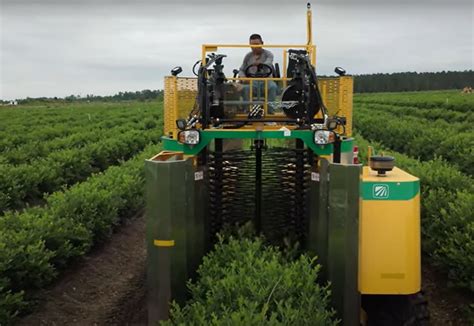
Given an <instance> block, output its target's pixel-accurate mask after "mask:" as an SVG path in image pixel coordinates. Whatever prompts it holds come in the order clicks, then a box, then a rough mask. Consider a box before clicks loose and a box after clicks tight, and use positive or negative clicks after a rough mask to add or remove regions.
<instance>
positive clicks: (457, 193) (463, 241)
mask: <svg viewBox="0 0 474 326" xmlns="http://www.w3.org/2000/svg"><path fill="white" fill-rule="evenodd" d="M356 142H357V144H358V145H359V153H360V157H361V158H362V159H363V160H365V158H366V155H367V152H366V149H367V147H368V146H369V145H371V146H374V148H376V149H378V151H379V152H380V151H383V152H384V153H385V154H386V155H391V156H394V157H395V160H396V161H395V162H396V163H395V164H396V166H398V167H400V168H402V169H404V170H406V171H408V172H409V173H411V174H413V175H415V176H417V177H418V178H420V183H421V215H422V220H421V225H422V235H423V241H422V248H423V251H424V252H426V253H427V254H428V255H429V256H430V257H431V259H432V261H433V263H434V264H435V265H437V266H439V267H440V268H442V269H443V270H444V271H445V272H446V273H447V274H448V277H449V279H450V281H451V283H452V284H454V285H456V286H459V287H463V288H467V289H470V290H471V291H473V292H474V255H473V254H472V253H473V252H474V213H473V212H474V182H473V180H472V178H471V177H469V176H466V175H463V174H462V173H460V172H459V171H458V170H457V169H456V168H454V167H453V166H451V165H450V164H447V163H446V162H445V161H443V160H440V159H433V160H430V161H418V160H416V159H413V158H411V157H408V156H406V155H404V154H400V153H397V152H393V151H391V150H387V149H386V148H384V147H383V145H382V144H380V143H376V142H371V143H369V142H368V141H367V140H365V139H364V138H363V137H361V136H360V135H357V136H356Z"/></svg>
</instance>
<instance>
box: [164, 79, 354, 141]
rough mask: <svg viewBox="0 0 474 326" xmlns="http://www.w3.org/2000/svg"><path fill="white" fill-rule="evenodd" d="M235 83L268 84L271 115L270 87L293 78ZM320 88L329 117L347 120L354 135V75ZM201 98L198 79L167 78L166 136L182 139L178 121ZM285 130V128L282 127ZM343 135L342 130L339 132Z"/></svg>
mask: <svg viewBox="0 0 474 326" xmlns="http://www.w3.org/2000/svg"><path fill="white" fill-rule="evenodd" d="M228 80H231V81H238V80H242V81H249V82H250V83H252V82H254V81H259V80H260V81H263V82H264V83H265V108H264V109H265V113H267V100H268V85H267V82H268V81H270V80H273V81H281V82H282V83H283V85H285V84H284V83H285V82H287V81H288V80H290V78H286V77H283V78H228ZM252 88H253V87H250V100H252ZM319 89H320V91H321V96H322V98H323V102H324V104H325V105H326V107H327V109H328V114H329V115H330V116H332V115H338V116H342V117H345V118H346V121H347V123H346V133H345V134H346V135H347V136H351V135H352V96H353V79H352V76H342V77H331V78H319ZM196 97H197V78H195V77H175V76H167V77H165V92H164V102H165V106H164V132H165V133H164V134H165V135H166V136H168V137H172V138H174V139H176V138H177V136H178V131H179V130H178V128H177V127H176V120H178V119H185V118H187V117H188V114H189V112H190V111H191V109H192V108H193V106H194V104H195V100H196ZM245 117H246V115H239V114H237V115H236V118H245ZM272 117H274V118H279V117H281V118H282V119H284V118H285V116H284V115H283V114H274V115H272ZM280 127H281V126H280ZM337 131H338V132H339V133H341V134H342V133H343V129H342V127H339V129H338V130H337Z"/></svg>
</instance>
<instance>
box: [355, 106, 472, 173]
mask: <svg viewBox="0 0 474 326" xmlns="http://www.w3.org/2000/svg"><path fill="white" fill-rule="evenodd" d="M354 121H355V123H354V128H355V129H356V130H357V132H359V133H360V134H361V135H362V136H364V137H365V138H367V139H371V140H376V141H380V142H382V143H383V144H384V145H385V146H386V147H389V148H391V149H393V150H395V151H399V152H402V153H405V154H407V155H409V156H411V157H414V158H420V159H421V160H431V159H433V158H435V157H442V158H444V159H445V160H447V161H448V162H450V163H451V164H452V165H454V166H456V167H458V168H459V170H461V171H462V172H465V173H467V174H469V175H474V134H473V133H472V132H469V131H468V130H470V129H472V128H471V124H469V123H448V122H446V121H444V120H436V121H435V122H433V121H430V120H427V119H422V118H418V117H412V116H397V115H395V113H390V112H385V110H384V109H383V108H382V109H374V108H372V107H371V108H366V107H365V106H363V105H362V106H357V107H356V109H355V111H354ZM382 121H383V123H381V122H382Z"/></svg>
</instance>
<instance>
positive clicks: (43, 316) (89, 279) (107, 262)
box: [18, 215, 474, 326]
mask: <svg viewBox="0 0 474 326" xmlns="http://www.w3.org/2000/svg"><path fill="white" fill-rule="evenodd" d="M145 257H146V248H145V218H144V217H143V216H142V215H140V216H138V217H136V218H134V219H132V220H130V221H129V222H128V223H127V224H125V225H123V226H121V227H120V228H119V229H118V230H117V232H116V233H115V234H114V235H113V236H112V237H111V239H110V240H109V241H108V242H107V243H105V244H103V245H101V246H100V247H98V248H96V249H95V250H94V251H93V252H92V253H90V254H89V255H87V256H86V257H85V258H84V259H81V261H79V262H77V263H76V264H74V266H71V267H70V268H69V269H68V270H67V271H65V272H64V273H63V276H62V277H61V278H60V279H59V280H58V281H57V282H56V283H55V284H54V285H53V286H52V287H51V288H49V289H46V290H44V291H41V292H40V293H39V294H38V297H39V299H40V301H41V302H42V304H40V305H39V306H38V307H37V308H36V311H35V312H33V313H32V314H30V315H28V316H25V317H24V318H23V319H21V320H20V321H19V323H18V325H146V320H147V319H146V290H145V264H146V259H145ZM445 284H446V279H445V278H444V277H443V276H442V275H441V274H440V273H438V272H437V271H436V270H435V269H434V268H432V267H430V266H429V265H428V264H423V287H424V289H425V295H426V296H427V298H428V302H429V310H430V314H431V325H434V326H438V325H439V326H450V325H452V326H463V325H470V324H469V323H468V321H467V320H466V319H465V313H464V312H463V308H462V307H465V306H466V305H467V304H468V303H469V302H471V303H472V302H474V301H473V300H472V299H473V298H472V295H471V294H469V293H462V292H460V291H458V290H453V289H449V288H447V287H446V286H445Z"/></svg>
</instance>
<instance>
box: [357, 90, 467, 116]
mask: <svg viewBox="0 0 474 326" xmlns="http://www.w3.org/2000/svg"><path fill="white" fill-rule="evenodd" d="M354 100H355V102H359V103H376V104H394V105H398V106H416V107H418V108H421V109H432V108H441V109H447V110H453V111H459V112H471V110H472V108H473V107H474V96H472V95H471V94H461V92H460V91H459V90H453V91H434V92H433V91H432V92H402V93H364V94H358V95H357V96H356V97H355V98H354Z"/></svg>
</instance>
